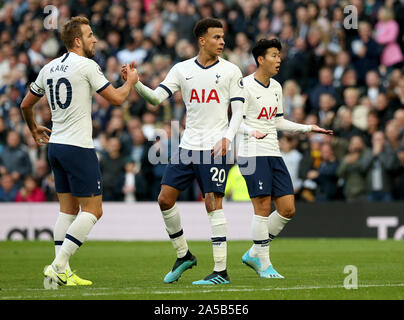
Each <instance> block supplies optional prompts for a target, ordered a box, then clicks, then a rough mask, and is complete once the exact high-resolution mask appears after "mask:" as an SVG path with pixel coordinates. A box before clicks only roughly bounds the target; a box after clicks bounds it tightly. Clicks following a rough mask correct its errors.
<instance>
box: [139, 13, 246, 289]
mask: <svg viewBox="0 0 404 320" xmlns="http://www.w3.org/2000/svg"><path fill="white" fill-rule="evenodd" d="M194 35H195V37H196V39H197V41H198V44H199V53H198V55H197V56H196V57H193V58H191V59H188V60H186V61H182V62H180V63H177V64H176V65H174V66H173V67H172V68H171V70H170V71H169V72H168V74H167V76H166V78H165V79H164V81H163V82H162V83H161V84H160V85H159V86H158V87H157V88H156V89H155V90H152V89H150V88H148V87H146V86H145V85H143V84H142V83H141V82H140V81H139V82H137V83H136V85H135V89H136V90H137V91H138V92H139V94H140V95H141V96H142V97H143V98H144V99H145V100H147V101H148V102H150V103H152V104H153V105H158V104H160V103H161V102H162V101H163V100H165V99H167V98H169V97H171V96H172V95H173V93H174V92H175V91H177V90H181V93H182V98H183V101H184V102H185V105H186V128H185V131H184V134H183V136H182V139H181V143H180V146H179V151H178V152H179V153H178V155H177V156H174V157H172V158H171V160H170V163H169V164H168V165H167V167H166V170H165V173H164V176H163V178H162V181H161V191H160V194H159V197H158V203H159V206H160V210H161V212H162V215H163V219H164V222H165V226H166V230H167V232H168V235H169V237H170V239H171V241H172V244H173V246H174V248H175V250H176V252H177V260H176V261H175V263H174V266H173V268H172V270H171V271H170V272H169V273H168V274H167V275H166V276H165V278H164V282H165V283H171V282H174V281H177V280H178V279H179V278H180V277H181V274H182V273H183V272H184V271H185V270H187V269H189V268H191V267H193V266H194V265H196V262H197V259H196V257H195V256H194V255H192V253H191V252H190V251H189V249H188V245H187V241H186V240H185V235H184V232H183V228H182V225H181V220H180V214H179V211H178V208H177V205H176V201H177V198H178V195H179V193H180V191H181V190H184V189H185V188H187V187H188V186H189V185H190V183H192V182H193V181H194V179H195V178H196V179H197V181H198V184H199V187H200V188H201V191H202V194H203V195H204V198H205V207H206V211H207V213H208V218H209V221H210V225H211V231H212V235H211V240H212V246H213V259H214V268H213V273H212V274H209V275H208V276H207V277H205V278H204V279H202V280H199V281H194V282H193V284H196V285H215V284H227V283H230V279H229V276H228V274H227V267H226V260H227V242H226V240H227V239H226V235H227V227H226V225H227V223H226V218H225V215H224V213H223V207H222V199H223V195H224V190H225V186H226V176H227V172H228V165H227V164H226V157H225V156H226V153H227V150H228V148H229V145H230V143H231V142H232V140H233V138H234V136H235V134H236V133H237V131H238V129H239V126H240V123H241V120H242V106H243V102H244V93H243V84H242V74H241V71H240V69H239V68H238V67H237V66H236V65H234V64H232V63H230V62H228V61H226V60H224V59H222V58H221V57H220V55H221V54H222V52H223V48H224V44H225V43H224V32H223V26H222V24H221V22H220V21H219V20H217V19H212V18H205V19H202V20H200V21H199V22H197V24H196V25H195V28H194ZM229 104H231V108H232V117H231V120H230V122H229V121H228V113H227V111H228V106H229Z"/></svg>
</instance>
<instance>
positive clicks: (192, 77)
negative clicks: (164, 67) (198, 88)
mask: <svg viewBox="0 0 404 320" xmlns="http://www.w3.org/2000/svg"><path fill="white" fill-rule="evenodd" d="M192 78H193V77H189V78H185V80H191V79H192Z"/></svg>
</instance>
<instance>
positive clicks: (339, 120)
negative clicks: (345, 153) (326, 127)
mask: <svg viewBox="0 0 404 320" xmlns="http://www.w3.org/2000/svg"><path fill="white" fill-rule="evenodd" d="M334 128H335V133H334V134H335V135H336V136H338V137H341V138H343V139H345V140H347V141H350V140H351V138H352V137H353V136H355V135H361V134H362V132H361V130H360V129H359V128H358V127H356V126H355V125H354V124H353V123H352V111H351V109H348V108H345V109H343V110H341V111H339V112H338V113H337V116H336V118H335V122H334Z"/></svg>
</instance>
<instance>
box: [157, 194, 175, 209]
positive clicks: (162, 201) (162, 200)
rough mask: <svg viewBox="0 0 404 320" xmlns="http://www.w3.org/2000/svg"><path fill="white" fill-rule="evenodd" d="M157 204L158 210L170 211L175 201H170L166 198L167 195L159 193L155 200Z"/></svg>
mask: <svg viewBox="0 0 404 320" xmlns="http://www.w3.org/2000/svg"><path fill="white" fill-rule="evenodd" d="M157 202H158V204H159V206H160V209H161V210H162V211H165V210H169V209H171V208H172V207H173V206H174V204H175V201H173V200H172V199H170V197H168V196H167V195H165V194H164V193H162V192H160V194H159V196H158V198H157Z"/></svg>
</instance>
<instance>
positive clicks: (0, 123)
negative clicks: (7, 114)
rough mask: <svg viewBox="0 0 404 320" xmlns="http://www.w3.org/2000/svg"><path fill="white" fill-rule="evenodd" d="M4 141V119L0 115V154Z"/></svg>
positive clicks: (5, 137)
mask: <svg viewBox="0 0 404 320" xmlns="http://www.w3.org/2000/svg"><path fill="white" fill-rule="evenodd" d="M6 141H7V127H6V121H4V118H3V117H0V154H1V150H2V148H3V146H4V145H5V144H6Z"/></svg>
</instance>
